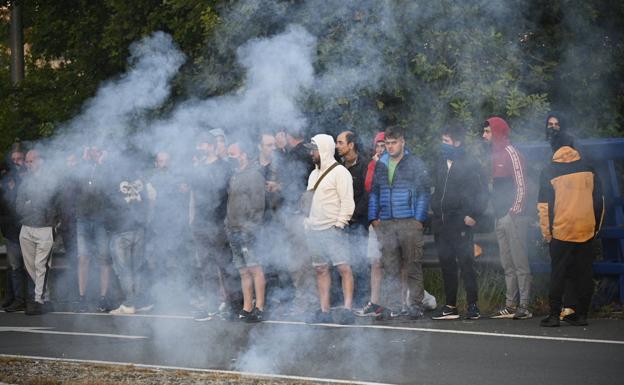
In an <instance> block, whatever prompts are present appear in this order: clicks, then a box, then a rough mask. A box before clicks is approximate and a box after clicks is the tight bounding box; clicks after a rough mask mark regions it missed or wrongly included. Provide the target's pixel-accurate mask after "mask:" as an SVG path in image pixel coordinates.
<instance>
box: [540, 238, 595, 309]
mask: <svg viewBox="0 0 624 385" xmlns="http://www.w3.org/2000/svg"><path fill="white" fill-rule="evenodd" d="M593 260H594V255H593V248H592V241H591V240H590V241H587V242H581V243H579V242H566V241H560V240H557V239H554V238H553V239H552V240H551V241H550V269H551V270H550V294H549V299H550V313H551V314H552V315H557V316H558V315H559V312H560V311H561V305H562V297H563V295H564V293H565V294H566V299H568V298H567V297H572V298H574V299H576V312H577V313H579V314H581V315H587V313H588V311H589V304H590V302H591V297H592V294H593V293H594V281H593V279H592V262H593Z"/></svg>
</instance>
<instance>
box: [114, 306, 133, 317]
mask: <svg viewBox="0 0 624 385" xmlns="http://www.w3.org/2000/svg"><path fill="white" fill-rule="evenodd" d="M134 313H136V309H135V308H134V306H126V305H124V304H121V305H119V307H118V308H117V309H114V310H111V311H110V313H109V314H112V315H124V314H134Z"/></svg>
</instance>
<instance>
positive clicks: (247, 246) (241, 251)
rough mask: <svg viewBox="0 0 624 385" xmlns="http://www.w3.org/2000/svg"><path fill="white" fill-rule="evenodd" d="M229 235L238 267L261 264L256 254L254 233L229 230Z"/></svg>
mask: <svg viewBox="0 0 624 385" xmlns="http://www.w3.org/2000/svg"><path fill="white" fill-rule="evenodd" d="M227 236H228V240H229V242H230V248H231V249H232V261H233V263H234V266H236V268H237V269H242V268H244V267H253V266H260V265H261V263H260V260H259V259H258V257H257V255H256V250H255V249H256V248H255V239H254V238H255V237H254V236H253V235H249V234H244V233H243V232H240V231H228V232H227Z"/></svg>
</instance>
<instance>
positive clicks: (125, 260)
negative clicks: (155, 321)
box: [111, 229, 146, 306]
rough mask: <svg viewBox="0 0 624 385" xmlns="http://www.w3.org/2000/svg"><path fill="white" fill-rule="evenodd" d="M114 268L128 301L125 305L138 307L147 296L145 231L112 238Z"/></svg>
mask: <svg viewBox="0 0 624 385" xmlns="http://www.w3.org/2000/svg"><path fill="white" fill-rule="evenodd" d="M111 252H112V253H111V254H112V257H113V268H114V269H115V273H116V274H117V277H118V278H119V284H120V285H121V289H122V290H123V292H124V294H125V296H126V299H125V300H124V301H123V304H124V305H126V306H136V305H137V301H139V299H140V297H141V296H143V295H145V287H144V284H143V278H144V277H143V275H144V274H145V271H144V268H145V265H146V262H145V231H144V230H143V229H137V230H133V231H124V232H122V233H116V234H113V236H112V237H111Z"/></svg>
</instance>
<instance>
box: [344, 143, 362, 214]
mask: <svg viewBox="0 0 624 385" xmlns="http://www.w3.org/2000/svg"><path fill="white" fill-rule="evenodd" d="M343 165H344V163H343ZM345 167H346V165H345ZM367 169H368V163H367V162H366V161H365V160H364V159H362V157H361V156H360V155H358V158H357V161H356V162H355V164H354V165H353V166H351V167H347V170H349V173H351V178H352V179H353V200H354V201H355V210H354V211H353V216H352V217H351V223H356V224H361V225H364V226H367V225H368V193H367V192H366V189H365V188H364V180H365V179H366V171H367Z"/></svg>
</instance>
